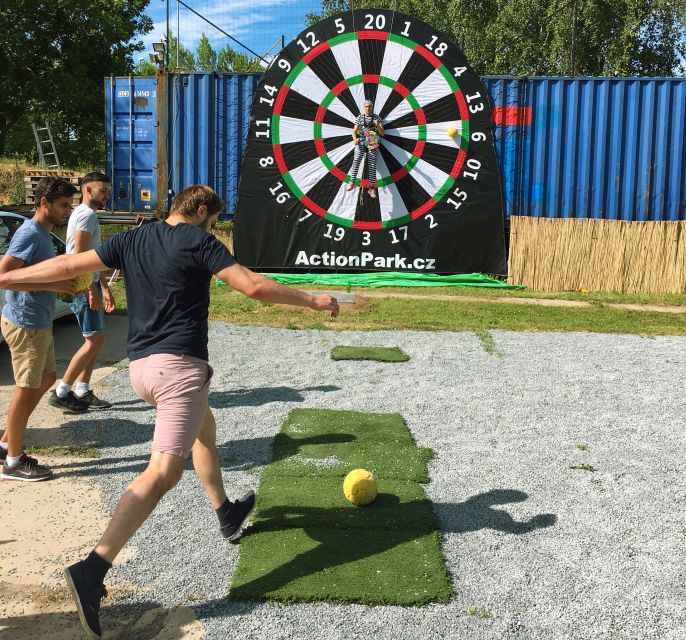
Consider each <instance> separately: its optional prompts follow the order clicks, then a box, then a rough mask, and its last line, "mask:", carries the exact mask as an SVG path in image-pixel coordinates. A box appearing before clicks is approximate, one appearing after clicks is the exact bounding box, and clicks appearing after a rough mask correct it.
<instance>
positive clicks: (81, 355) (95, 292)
mask: <svg viewBox="0 0 686 640" xmlns="http://www.w3.org/2000/svg"><path fill="white" fill-rule="evenodd" d="M109 193H110V179H109V177H108V176H107V175H105V174H104V173H100V172H98V171H94V172H92V173H88V174H86V175H85V176H84V177H83V179H82V180H81V196H82V200H81V204H80V205H79V206H78V207H76V209H74V211H73V212H72V214H71V216H69V224H68V225H67V253H84V252H86V251H90V250H91V249H96V248H97V247H99V246H100V244H101V234H100V222H99V221H98V214H97V210H98V209H102V208H103V207H104V206H105V203H106V202H107V198H108V196H109ZM69 306H70V307H71V310H72V311H73V312H74V315H75V316H76V319H77V321H78V323H79V327H80V329H81V333H82V334H83V340H84V343H83V346H82V347H81V348H80V349H79V350H78V351H77V352H76V353H75V354H74V357H73V358H72V359H71V362H70V363H69V366H68V367H67V370H66V371H65V372H64V376H63V377H62V381H61V382H60V383H59V384H58V385H57V388H56V389H55V390H54V391H53V392H52V394H51V395H50V397H49V398H48V403H49V404H51V405H52V406H54V407H60V408H62V409H65V410H67V411H71V412H74V413H83V412H84V411H87V410H88V409H107V408H108V407H110V406H112V405H111V404H110V403H109V402H107V401H105V400H101V399H100V398H98V397H97V396H96V395H95V394H94V393H93V390H92V389H91V388H90V379H91V375H92V374H93V369H94V367H95V362H96V360H97V358H98V354H99V353H100V350H101V349H102V346H103V344H105V315H104V313H103V307H104V311H106V312H107V313H110V312H112V311H113V310H114V308H115V301H114V296H113V295H112V293H111V292H110V290H109V287H108V286H107V279H106V278H105V276H104V275H102V274H100V273H94V274H93V282H91V285H90V287H89V288H88V291H86V292H85V293H82V294H79V295H77V296H75V297H74V299H73V300H72V302H71V303H70V305H69Z"/></svg>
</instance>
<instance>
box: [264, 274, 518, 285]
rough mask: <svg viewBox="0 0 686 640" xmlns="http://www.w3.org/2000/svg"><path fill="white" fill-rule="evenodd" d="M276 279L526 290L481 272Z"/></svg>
mask: <svg viewBox="0 0 686 640" xmlns="http://www.w3.org/2000/svg"><path fill="white" fill-rule="evenodd" d="M265 275H267V276H269V277H270V278H271V279H272V280H276V281H277V282H280V283H281V284H295V285H304V284H320V285H326V286H339V287H348V286H350V287H498V288H501V289H524V288H525V287H524V286H523V285H511V284H507V283H506V282H502V281H501V280H497V279H496V278H490V277H489V276H485V275H483V274H481V273H463V274H459V275H454V276H439V275H436V274H433V273H401V272H397V271H384V272H378V273H268V274H265Z"/></svg>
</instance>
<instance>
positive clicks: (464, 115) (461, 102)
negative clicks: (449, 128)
mask: <svg viewBox="0 0 686 640" xmlns="http://www.w3.org/2000/svg"><path fill="white" fill-rule="evenodd" d="M454 93H455V99H456V100H457V105H458V107H459V109H460V120H469V109H467V101H466V100H465V99H464V93H462V91H455V92H454Z"/></svg>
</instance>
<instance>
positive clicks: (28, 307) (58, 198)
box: [0, 178, 76, 482]
mask: <svg viewBox="0 0 686 640" xmlns="http://www.w3.org/2000/svg"><path fill="white" fill-rule="evenodd" d="M74 193H76V189H75V188H74V186H73V185H71V184H69V182H67V181H66V180H64V179H62V178H43V179H42V180H40V181H39V182H38V184H37V185H36V191H35V198H36V213H35V215H34V216H33V218H32V219H31V220H26V221H25V222H24V223H23V224H22V225H21V227H19V229H18V230H17V232H16V233H15V234H14V236H13V237H12V241H11V242H10V246H9V247H8V249H7V253H6V254H5V255H4V256H3V258H2V260H0V275H2V274H7V275H9V274H11V273H12V272H16V271H21V270H22V268H25V267H28V266H30V265H33V264H37V263H39V262H41V261H44V260H48V259H49V258H54V257H55V247H54V245H53V243H52V237H51V236H50V231H52V228H53V226H54V225H62V224H64V222H65V221H66V219H67V218H68V217H69V214H70V213H71V205H72V200H73V196H74ZM2 288H4V289H9V291H7V294H6V296H5V298H6V302H5V305H4V306H3V308H2V319H1V321H0V322H1V325H2V335H3V336H4V337H5V342H7V345H8V346H9V349H10V353H11V355H12V370H13V372H14V381H15V384H16V387H15V390H14V395H13V396H12V401H11V402H10V407H9V410H8V411H7V422H6V429H5V433H4V435H3V437H2V442H0V460H2V461H3V465H2V474H0V477H2V479H3V480H23V481H25V482H37V481H39V480H46V479H48V478H49V477H50V476H51V475H52V471H51V470H50V469H48V468H47V467H45V466H43V465H39V464H38V462H37V460H36V459H35V458H31V457H29V456H27V455H26V454H25V453H24V450H23V446H24V433H25V432H26V425H27V424H28V420H29V416H30V415H31V414H32V413H33V410H34V409H35V408H36V405H37V404H38V401H39V400H40V399H41V398H42V397H43V395H44V394H45V392H46V391H47V390H48V389H49V388H50V387H51V386H52V385H53V384H54V382H55V378H56V376H55V346H54V341H53V336H52V319H53V316H54V315H55V300H56V299H57V292H61V291H71V290H72V282H71V280H70V281H69V282H66V283H65V282H50V283H48V284H45V283H43V284H34V285H32V286H31V289H30V290H29V291H22V290H20V287H15V286H12V285H8V286H4V287H2Z"/></svg>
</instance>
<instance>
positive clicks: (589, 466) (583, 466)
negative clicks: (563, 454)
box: [569, 463, 595, 473]
mask: <svg viewBox="0 0 686 640" xmlns="http://www.w3.org/2000/svg"><path fill="white" fill-rule="evenodd" d="M569 468H570V469H579V470H580V471H590V472H591V473H594V472H595V467H594V466H593V465H592V464H586V463H584V464H570V465H569Z"/></svg>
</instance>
